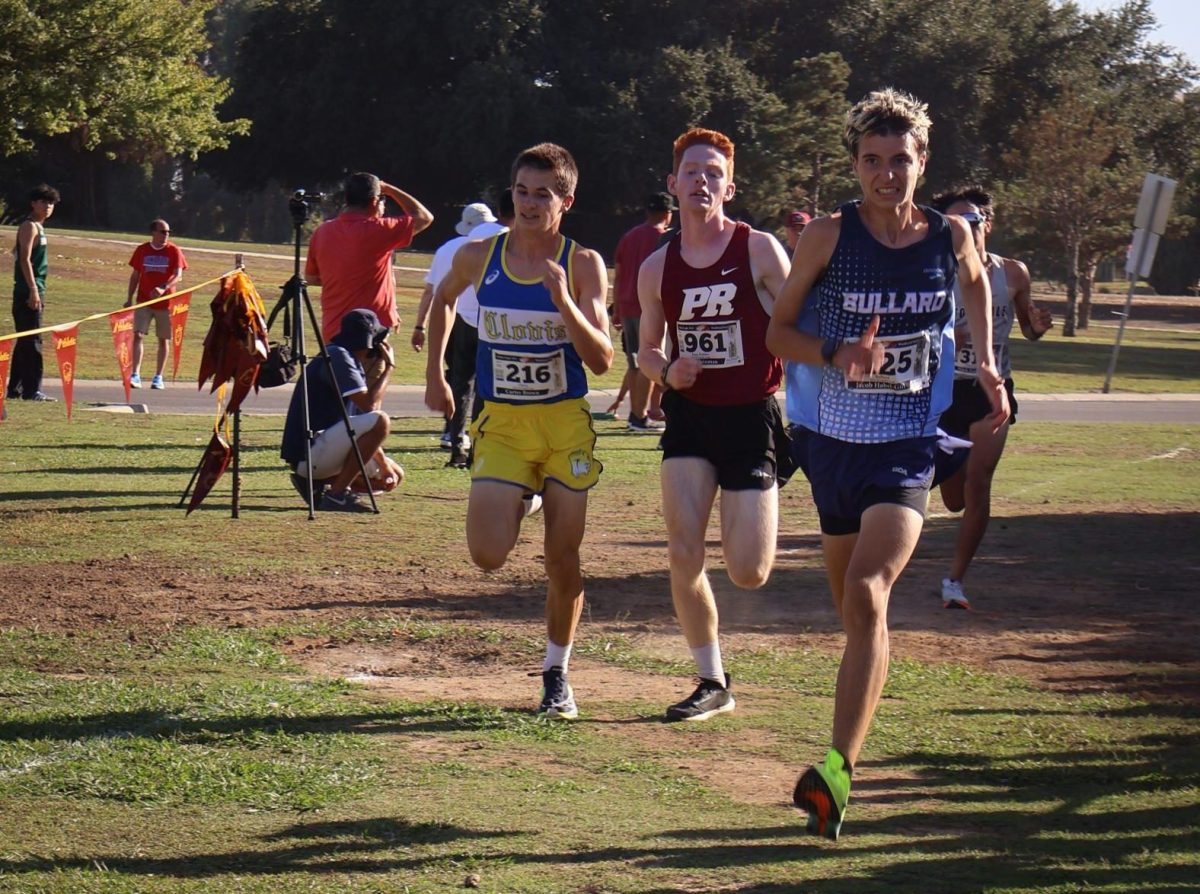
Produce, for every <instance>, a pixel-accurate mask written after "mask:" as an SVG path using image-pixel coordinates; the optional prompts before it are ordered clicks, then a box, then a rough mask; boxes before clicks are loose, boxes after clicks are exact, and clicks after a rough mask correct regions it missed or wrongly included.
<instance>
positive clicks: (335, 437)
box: [296, 410, 382, 480]
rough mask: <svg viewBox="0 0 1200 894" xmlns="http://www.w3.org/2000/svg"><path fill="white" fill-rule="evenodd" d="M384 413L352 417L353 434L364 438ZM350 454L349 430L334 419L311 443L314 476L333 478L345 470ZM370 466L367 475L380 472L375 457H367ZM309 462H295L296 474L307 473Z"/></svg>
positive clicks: (319, 478)
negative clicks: (343, 468)
mask: <svg viewBox="0 0 1200 894" xmlns="http://www.w3.org/2000/svg"><path fill="white" fill-rule="evenodd" d="M381 415H382V414H381V413H380V412H379V411H377V410H376V411H372V412H370V413H360V414H359V415H357V416H351V417H350V426H351V428H353V429H354V437H355V438H356V439H357V438H361V437H362V436H363V435H365V434H366V433H367V432H369V431H370V430H371V429H372V428H374V427H375V423H376V422H378V421H379V417H380V416H381ZM349 454H350V433H349V432H347V431H346V425H345V423H343V422H335V423H334V424H333V425H331V426H329V428H327V429H325V431H323V432H321V433H320V434H319V435H317V437H316V440H314V441H313V442H312V464H313V478H314V479H317V480H322V479H325V478H332V477H334V476H335V475H337V473H338V472H340V471H341V470H342V466H343V465H344V464H345V462H346V457H347V456H348V455H349ZM363 459H364V460H365V461H366V465H367V477H369V478H370V477H374V476H375V475H378V474H379V472H380V469H379V465H378V463H376V462H375V460H374V458H372V457H368V456H364V457H363ZM307 473H308V465H307V464H306V463H305V462H304V460H300V462H298V463H296V474H297V475H301V476H307Z"/></svg>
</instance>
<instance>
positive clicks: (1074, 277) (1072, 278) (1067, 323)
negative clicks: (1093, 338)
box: [1063, 236, 1079, 338]
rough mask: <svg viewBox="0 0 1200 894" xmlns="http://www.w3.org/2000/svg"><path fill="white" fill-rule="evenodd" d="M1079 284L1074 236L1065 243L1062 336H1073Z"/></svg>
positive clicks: (1076, 243)
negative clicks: (1064, 291)
mask: <svg viewBox="0 0 1200 894" xmlns="http://www.w3.org/2000/svg"><path fill="white" fill-rule="evenodd" d="M1078 283H1079V240H1078V239H1076V238H1075V237H1074V236H1072V237H1071V239H1070V241H1069V242H1068V243H1067V312H1066V313H1065V314H1063V335H1064V336H1066V337H1067V338H1073V337H1074V336H1075V294H1076V292H1075V290H1076V286H1077V285H1078Z"/></svg>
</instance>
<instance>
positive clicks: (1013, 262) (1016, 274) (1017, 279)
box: [1000, 258, 1030, 285]
mask: <svg viewBox="0 0 1200 894" xmlns="http://www.w3.org/2000/svg"><path fill="white" fill-rule="evenodd" d="M1000 261H1001V262H1002V263H1003V265H1004V275H1005V276H1007V277H1008V279H1009V281H1010V282H1011V283H1013V284H1014V285H1029V282H1030V279H1029V268H1028V267H1026V266H1025V264H1024V263H1022V262H1021V261H1018V260H1017V259H1016V258H1001V259H1000Z"/></svg>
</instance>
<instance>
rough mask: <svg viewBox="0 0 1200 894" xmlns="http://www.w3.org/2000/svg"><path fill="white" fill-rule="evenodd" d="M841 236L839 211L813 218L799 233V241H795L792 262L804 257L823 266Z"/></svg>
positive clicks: (840, 215)
mask: <svg viewBox="0 0 1200 894" xmlns="http://www.w3.org/2000/svg"><path fill="white" fill-rule="evenodd" d="M841 236H842V214H841V212H840V211H838V212H834V213H833V214H830V215H828V216H827V217H818V218H815V219H814V220H813V221H812V222H811V223H809V225H808V226H806V227H805V228H804V232H802V233H801V234H800V241H799V242H797V243H796V253H795V256H794V258H793V263H799V260H798V259H804V260H806V261H815V262H816V263H817V265H818V267H824V266H825V264H826V263H827V262H828V261H829V259H830V258H831V257H833V252H834V250H835V249H836V248H837V244H838V239H840V238H841Z"/></svg>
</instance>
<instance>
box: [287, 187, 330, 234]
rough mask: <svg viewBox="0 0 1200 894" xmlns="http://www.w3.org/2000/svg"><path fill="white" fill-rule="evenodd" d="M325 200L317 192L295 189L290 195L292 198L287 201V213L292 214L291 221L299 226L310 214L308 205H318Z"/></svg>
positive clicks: (310, 210) (310, 209) (310, 208)
mask: <svg viewBox="0 0 1200 894" xmlns="http://www.w3.org/2000/svg"><path fill="white" fill-rule="evenodd" d="M324 199H325V196H323V195H322V194H321V193H319V192H308V191H307V190H304V189H297V190H296V191H295V192H293V193H292V197H291V198H290V199H288V211H290V212H291V213H292V221H293V222H294V223H295V224H296V225H297V226H300V225H301V224H303V223H304V222H305V221H306V220H308V216H309V215H310V214H311V213H312V207H311V204H310V203H319V202H321V201H323V200H324Z"/></svg>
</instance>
